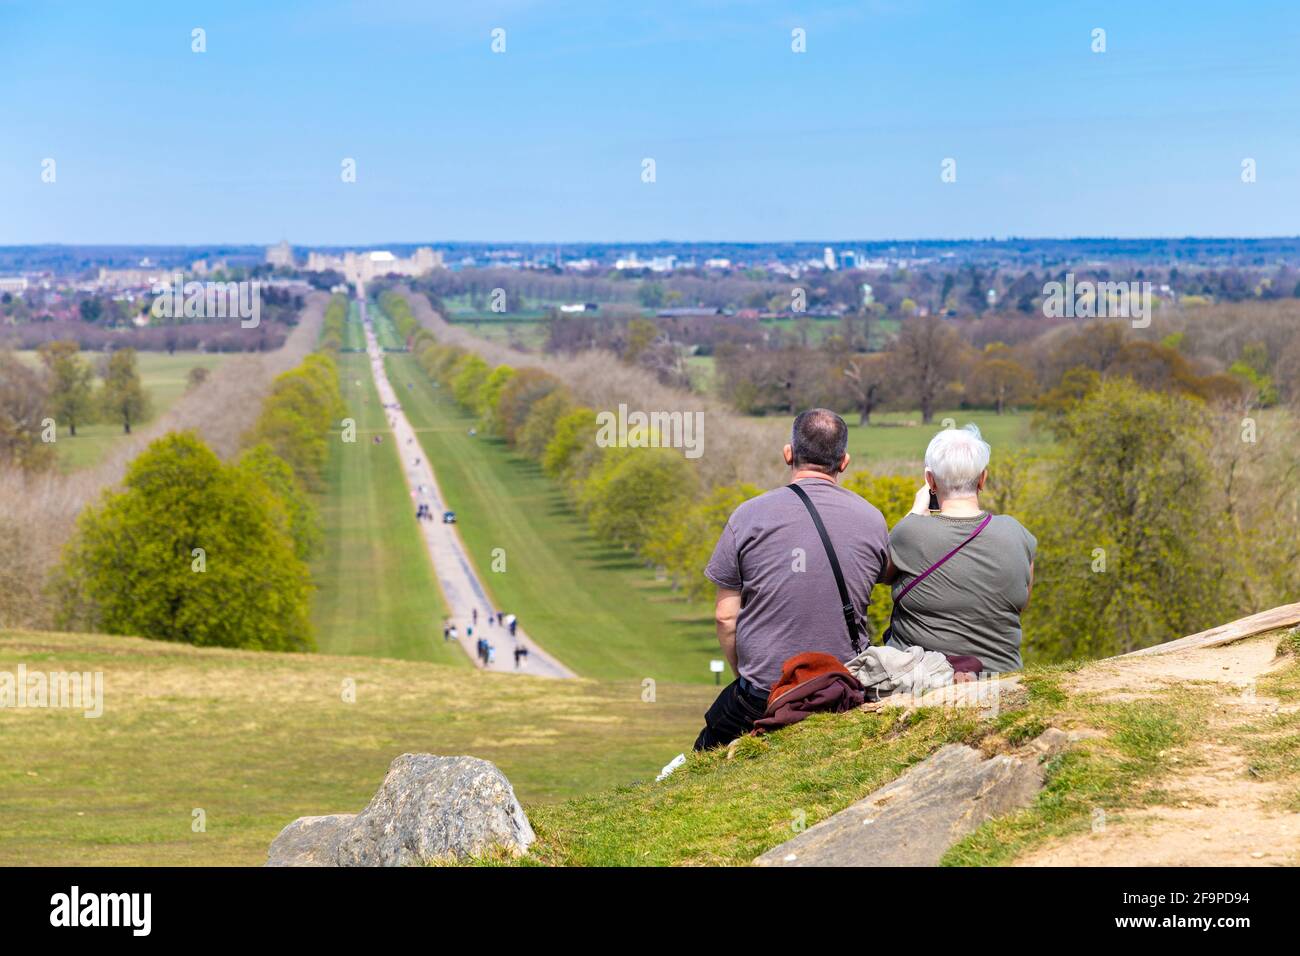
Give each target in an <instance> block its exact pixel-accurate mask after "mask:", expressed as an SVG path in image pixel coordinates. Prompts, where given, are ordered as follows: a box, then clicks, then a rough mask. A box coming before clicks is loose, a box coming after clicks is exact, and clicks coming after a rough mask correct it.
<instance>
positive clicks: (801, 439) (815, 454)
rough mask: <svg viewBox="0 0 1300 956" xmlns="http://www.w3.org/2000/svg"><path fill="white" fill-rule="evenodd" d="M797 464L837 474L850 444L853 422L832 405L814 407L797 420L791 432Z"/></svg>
mask: <svg viewBox="0 0 1300 956" xmlns="http://www.w3.org/2000/svg"><path fill="white" fill-rule="evenodd" d="M790 445H791V446H792V447H793V449H794V467H796V468H811V469H814V470H815V471H824V472H826V474H828V475H833V474H835V473H836V472H837V471H839V467H840V462H841V461H843V460H844V452H845V451H846V450H847V449H848V447H849V426H848V425H846V424H844V419H842V418H840V416H838V415H836V414H835V413H834V412H833V411H831V410H830V409H828V408H811V409H809V410H808V411H806V412H802V413H800V414H799V416H798V417H797V418H796V419H795V420H794V430H793V432H792V433H791V436H790Z"/></svg>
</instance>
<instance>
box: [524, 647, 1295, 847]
mask: <svg viewBox="0 0 1300 956" xmlns="http://www.w3.org/2000/svg"><path fill="white" fill-rule="evenodd" d="M1261 639H1264V640H1267V639H1268V638H1261ZM1081 666H1082V667H1086V666H1088V665H1078V664H1072V665H1070V666H1069V667H1052V668H1031V669H1030V670H1029V671H1027V672H1026V673H1025V675H1024V680H1023V689H1022V690H1019V691H1015V690H1013V691H1011V692H1009V693H1006V694H1004V695H1003V696H1002V698H1001V701H1000V707H999V712H998V714H997V715H995V716H980V715H979V714H978V713H976V712H974V711H973V710H970V709H963V710H954V709H952V708H948V709H943V708H937V707H931V708H924V709H920V710H916V711H908V712H906V714H903V713H902V712H900V711H898V710H894V711H892V712H891V711H885V712H883V713H879V714H868V713H862V712H861V711H851V712H849V713H847V714H839V715H830V714H819V715H815V716H813V717H811V718H809V719H808V720H806V721H804V722H802V723H800V724H796V725H795V726H794V727H790V728H787V729H785V730H782V731H780V732H778V733H775V734H772V735H768V736H765V737H761V738H744V739H743V740H742V744H743V745H744V746H742V747H737V749H736V754H735V757H734V759H732V760H728V759H726V756H725V753H724V752H722V751H714V752H711V753H707V754H692V755H691V756H690V757H689V758H688V760H687V762H686V764H685V765H684V766H683V767H682V768H680V769H679V770H678V771H677V773H675V774H674V775H673V776H672V777H670V778H669V779H668V780H667V781H665V782H663V783H659V784H656V783H644V784H639V785H635V786H629V787H622V788H619V789H616V790H612V791H607V792H604V793H599V794H593V795H588V796H585V797H580V798H575V799H572V800H567V801H564V802H561V803H555V804H548V805H546V806H539V807H536V808H529V814H530V819H531V820H532V821H533V825H534V827H535V829H536V830H537V833H538V838H539V840H538V844H537V845H536V846H535V847H534V848H533V850H532V851H531V852H530V854H529V857H528V858H527V859H526V860H525V861H524V862H525V863H543V864H560V865H581V866H602V865H604V866H617V865H691V866H694V865H744V864H747V863H749V862H750V861H751V860H752V859H753V858H754V857H756V856H758V855H759V854H760V853H763V852H765V851H767V850H769V849H771V848H772V847H774V846H778V845H779V844H781V843H783V842H785V841H786V840H788V839H790V838H791V837H793V836H794V835H795V834H796V832H797V829H798V827H803V826H812V825H813V824H815V823H817V822H819V821H821V820H824V819H826V818H827V817H829V816H831V815H832V814H834V813H836V812H838V811H839V810H842V809H844V808H845V807H847V806H849V805H850V804H852V803H854V802H856V801H857V800H860V799H862V798H863V797H865V796H867V795H869V794H870V793H872V792H874V791H875V790H876V789H878V788H879V787H880V786H882V785H883V784H885V783H887V782H889V781H890V780H892V779H894V778H896V777H897V776H899V775H900V774H901V773H902V772H904V771H905V770H906V769H907V768H908V767H910V766H911V765H913V764H914V763H916V762H918V761H920V760H922V759H924V758H925V757H927V756H929V755H930V754H931V753H933V752H934V751H935V750H937V749H938V748H939V747H940V746H942V745H944V744H946V743H965V744H968V745H970V746H974V747H978V748H979V749H980V750H981V751H983V752H984V753H986V754H995V753H1005V752H1007V751H1009V750H1014V749H1015V748H1018V747H1020V746H1022V745H1024V744H1025V743H1027V742H1028V741H1030V740H1032V739H1033V738H1035V737H1037V736H1038V735H1039V734H1041V733H1042V732H1043V731H1044V730H1045V729H1047V728H1048V727H1059V728H1062V729H1067V730H1069V729H1086V730H1088V731H1090V732H1091V733H1090V735H1088V736H1084V737H1082V738H1081V739H1079V740H1078V741H1076V742H1075V743H1073V744H1071V745H1069V746H1068V747H1067V748H1066V749H1065V750H1064V751H1063V752H1062V753H1060V754H1059V755H1058V756H1056V757H1054V758H1053V759H1051V760H1050V761H1048V763H1047V764H1046V765H1045V768H1044V770H1045V786H1044V788H1043V790H1042V791H1041V792H1040V794H1039V796H1038V798H1037V800H1036V801H1035V803H1034V804H1033V805H1031V806H1030V807H1028V808H1026V809H1025V810H1022V811H1019V812H1017V813H1013V814H1009V815H1007V816H1003V817H998V818H996V819H994V820H991V821H989V822H988V823H986V824H984V825H983V826H982V827H980V828H979V829H977V830H976V831H975V832H974V833H972V834H971V835H970V836H968V837H967V838H965V839H964V840H962V841H960V842H958V843H957V844H955V845H954V846H953V847H951V848H950V849H949V850H948V852H947V854H946V855H945V856H944V859H943V863H944V864H945V865H950V866H990V865H1000V864H1006V863H1010V862H1013V861H1014V860H1015V859H1016V858H1017V857H1018V856H1020V855H1021V854H1023V853H1024V852H1026V851H1028V850H1030V849H1033V848H1035V847H1037V846H1040V845H1042V844H1043V843H1046V842H1049V841H1052V840H1055V839H1060V838H1062V837H1067V836H1070V835H1072V834H1076V833H1080V832H1085V831H1087V830H1088V829H1089V828H1090V827H1091V826H1092V824H1093V820H1094V816H1095V813H1096V811H1097V810H1103V811H1104V812H1105V813H1106V814H1107V815H1108V816H1109V818H1110V820H1111V821H1112V822H1115V821H1119V820H1122V819H1123V815H1124V814H1125V813H1126V812H1130V811H1133V810H1138V809H1141V808H1144V807H1149V806H1152V805H1156V804H1162V803H1168V802H1169V800H1170V799H1171V798H1170V792H1169V791H1168V790H1166V789H1165V788H1166V787H1167V786H1168V785H1169V783H1170V780H1171V778H1172V777H1173V775H1174V774H1175V773H1176V772H1178V771H1179V770H1180V769H1181V770H1186V769H1187V768H1193V767H1195V766H1196V765H1197V746H1198V745H1201V744H1205V743H1208V742H1209V741H1210V740H1212V739H1213V738H1214V737H1215V736H1218V735H1221V732H1219V731H1215V730H1214V729H1213V728H1212V727H1211V726H1210V724H1209V721H1208V720H1207V716H1208V714H1209V713H1210V712H1212V710H1213V709H1214V706H1215V700H1216V694H1221V693H1223V689H1222V688H1221V687H1218V688H1216V687H1210V686H1204V685H1194V686H1183V687H1178V688H1166V689H1162V690H1161V691H1160V692H1159V693H1158V695H1156V696H1148V697H1139V698H1138V699H1133V700H1114V699H1106V698H1105V697H1103V696H1101V695H1098V694H1089V693H1079V694H1072V693H1068V692H1066V691H1065V690H1064V689H1063V688H1062V682H1061V677H1062V675H1063V674H1064V673H1065V672H1066V671H1067V670H1075V669H1079V668H1080V667H1081ZM1282 688H1289V689H1290V692H1291V693H1292V694H1300V665H1292V666H1291V667H1290V668H1289V669H1288V670H1287V671H1285V672H1284V673H1283V674H1281V675H1279V676H1277V677H1276V678H1274V679H1273V683H1270V684H1269V685H1268V687H1267V692H1268V693H1278V692H1279V691H1280V690H1281V689H1282ZM1283 696H1285V695H1284V694H1283ZM1295 726H1296V722H1295V721H1294V720H1293V719H1292V720H1284V719H1281V718H1278V717H1275V716H1274V717H1265V718H1262V719H1261V720H1260V721H1259V722H1258V723H1257V724H1256V725H1255V726H1253V727H1251V728H1248V729H1247V730H1244V731H1242V733H1243V734H1254V735H1257V736H1258V740H1257V742H1256V746H1257V748H1258V749H1257V753H1259V755H1260V757H1261V762H1263V764H1264V765H1263V768H1262V771H1263V772H1264V773H1266V774H1267V775H1268V776H1270V777H1271V778H1277V777H1282V778H1283V779H1284V780H1285V781H1287V782H1288V783H1289V784H1291V787H1292V788H1291V789H1290V790H1288V791H1287V792H1288V793H1295V794H1300V788H1297V787H1295V784H1296V783H1298V782H1300V761H1298V760H1297V759H1296V753H1297V751H1298V750H1300V747H1298V746H1297V744H1296V736H1295ZM1291 799H1293V800H1296V801H1300V797H1293V798H1291Z"/></svg>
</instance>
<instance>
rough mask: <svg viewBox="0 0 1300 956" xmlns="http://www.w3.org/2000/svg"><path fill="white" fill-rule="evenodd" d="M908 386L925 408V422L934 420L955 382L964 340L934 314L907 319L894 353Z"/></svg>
mask: <svg viewBox="0 0 1300 956" xmlns="http://www.w3.org/2000/svg"><path fill="white" fill-rule="evenodd" d="M890 354H891V356H892V359H893V360H894V361H895V362H897V363H898V365H897V370H898V372H899V374H901V375H902V376H903V383H904V387H905V389H906V390H907V392H908V393H909V394H910V395H911V396H912V398H913V399H914V400H915V401H916V403H917V405H919V406H920V409H921V421H923V422H924V423H925V424H927V425H928V424H930V422H932V421H933V420H934V406H935V402H936V401H938V399H939V396H940V395H942V394H943V390H944V387H945V386H947V384H948V383H949V382H950V381H952V378H953V375H954V374H955V373H956V370H957V360H958V358H959V357H960V354H961V338H960V336H958V335H957V333H956V332H955V331H954V330H953V329H952V328H951V327H950V326H949V325H948V324H947V323H946V322H944V320H943V319H941V318H939V317H938V316H934V315H926V316H920V317H917V318H912V319H907V320H906V321H905V322H903V324H902V326H901V327H900V328H899V330H898V338H897V339H895V340H894V345H893V348H892V349H891V352H890Z"/></svg>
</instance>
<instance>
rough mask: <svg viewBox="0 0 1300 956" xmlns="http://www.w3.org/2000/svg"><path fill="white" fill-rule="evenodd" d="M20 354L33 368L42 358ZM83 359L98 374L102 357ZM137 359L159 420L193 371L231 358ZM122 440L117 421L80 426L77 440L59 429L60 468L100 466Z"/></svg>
mask: <svg viewBox="0 0 1300 956" xmlns="http://www.w3.org/2000/svg"><path fill="white" fill-rule="evenodd" d="M18 355H19V357H20V358H22V360H23V361H25V362H28V363H30V364H31V365H33V366H36V365H39V364H40V357H39V356H38V355H37V354H36V353H35V352H19V353H18ZM82 357H83V358H85V359H87V360H88V361H89V362H90V363H91V367H92V368H94V369H96V371H98V360H99V358H100V356H99V355H97V354H95V353H83V356H82ZM136 357H137V360H138V362H139V368H140V380H141V382H142V383H143V384H144V387H145V390H146V391H147V392H148V393H149V396H150V398H151V400H152V401H153V414H154V417H157V416H159V415H161V414H162V413H163V412H165V411H167V409H169V408H171V406H172V405H173V404H175V402H176V400H177V399H178V398H180V397H181V396H182V395H184V394H185V386H186V376H188V375H189V371H190V369H192V368H206V369H207V370H208V371H209V372H211V371H212V370H214V369H215V368H216V367H217V366H219V365H220V364H221V363H222V362H224V361H225V360H226V359H227V358H229V355H227V354H224V353H219V352H176V353H174V354H172V355H168V354H167V353H166V352H137V353H136ZM102 384H103V382H102V381H101V380H100V379H98V378H96V380H95V388H96V389H98V388H99V387H100V386H101V385H102ZM122 437H123V432H122V426H121V425H120V424H117V423H114V422H96V423H94V424H86V425H80V426H78V428H77V435H76V437H75V438H74V437H73V436H71V435H69V434H68V433H67V430H66V429H65V428H63V427H60V428H59V433H58V442H57V443H56V446H55V447H56V448H57V449H58V454H59V467H60V468H61V469H63V470H64V471H73V470H75V469H78V468H87V467H89V466H91V465H94V464H97V463H98V462H99V461H100V460H102V459H103V457H104V456H105V455H107V454H108V452H109V449H111V448H112V447H113V445H114V443H115V442H117V441H118V440H119V439H120V438H122Z"/></svg>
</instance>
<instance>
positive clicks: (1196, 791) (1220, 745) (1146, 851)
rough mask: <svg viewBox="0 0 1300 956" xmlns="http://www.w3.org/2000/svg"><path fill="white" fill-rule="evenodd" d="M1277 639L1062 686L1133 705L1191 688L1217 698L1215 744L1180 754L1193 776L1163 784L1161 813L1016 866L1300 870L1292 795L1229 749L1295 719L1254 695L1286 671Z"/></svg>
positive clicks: (1140, 661)
mask: <svg viewBox="0 0 1300 956" xmlns="http://www.w3.org/2000/svg"><path fill="white" fill-rule="evenodd" d="M1277 644H1278V636H1277V635H1276V634H1270V635H1265V636H1262V637H1256V638H1250V639H1247V640H1243V641H1239V642H1237V643H1235V644H1226V645H1223V646H1220V647H1209V648H1195V649H1188V650H1183V651H1178V652H1176V653H1171V654H1163V655H1153V656H1133V657H1123V658H1115V659H1113V660H1110V661H1104V662H1100V663H1099V664H1096V665H1093V666H1091V667H1088V668H1086V669H1084V670H1083V671H1081V672H1079V673H1078V674H1075V675H1073V677H1072V679H1070V680H1067V681H1066V682H1065V687H1066V689H1067V690H1068V691H1070V692H1072V693H1095V694H1099V695H1101V699H1103V700H1105V699H1111V700H1137V699H1141V698H1144V697H1149V696H1152V695H1154V694H1157V693H1159V692H1160V691H1162V690H1167V689H1172V688H1176V687H1178V686H1180V685H1184V684H1187V683H1189V682H1192V681H1197V682H1202V683H1201V684H1200V686H1206V683H1208V684H1209V685H1210V686H1211V687H1213V688H1214V689H1215V695H1214V703H1213V706H1212V710H1211V712H1210V714H1209V724H1210V734H1209V736H1210V740H1209V742H1208V743H1207V742H1205V741H1202V742H1199V743H1197V744H1195V745H1194V746H1193V747H1191V748H1189V749H1188V752H1187V753H1186V754H1179V755H1178V759H1179V760H1180V761H1183V762H1184V763H1185V765H1186V767H1187V769H1186V770H1185V771H1176V772H1175V773H1174V775H1173V776H1172V777H1171V778H1170V779H1168V780H1166V781H1164V782H1163V783H1162V789H1163V790H1164V791H1165V792H1166V793H1167V794H1168V798H1167V799H1166V800H1165V801H1162V804H1163V805H1161V806H1156V807H1151V808H1148V809H1143V810H1130V811H1125V812H1124V813H1123V814H1122V819H1116V820H1108V821H1105V822H1104V825H1103V826H1101V827H1100V828H1098V829H1097V830H1096V831H1095V832H1089V833H1084V834H1079V835H1077V836H1073V837H1068V838H1066V839H1064V840H1061V841H1057V842H1055V843H1053V844H1051V845H1049V846H1045V847H1041V848H1039V849H1037V850H1033V851H1031V852H1029V853H1026V854H1025V855H1024V856H1022V857H1021V858H1020V859H1018V860H1017V861H1016V863H1017V865H1020V866H1129V865H1132V864H1133V863H1134V862H1140V863H1142V864H1143V865H1146V866H1281V865H1296V864H1297V863H1300V814H1295V813H1290V812H1288V811H1287V810H1286V809H1285V808H1284V807H1283V806H1282V803H1281V801H1282V798H1283V797H1285V796H1287V795H1288V794H1290V793H1293V792H1294V787H1293V786H1292V787H1287V786H1285V785H1282V784H1278V783H1274V782H1269V781H1265V780H1260V779H1258V778H1257V777H1255V776H1254V775H1252V773H1251V771H1250V759H1249V757H1248V755H1247V754H1246V753H1245V752H1243V750H1242V749H1241V748H1240V746H1239V745H1237V744H1236V743H1234V742H1233V733H1234V731H1235V730H1237V729H1238V728H1240V727H1242V726H1244V725H1246V724H1251V723H1256V722H1258V721H1260V720H1261V719H1263V718H1265V717H1267V716H1268V715H1270V714H1273V713H1289V712H1294V711H1295V710H1296V709H1297V708H1296V706H1295V705H1289V706H1281V705H1279V702H1278V701H1277V700H1275V699H1270V698H1268V697H1265V696H1263V695H1262V694H1258V693H1256V691H1255V682H1256V681H1257V680H1258V679H1259V678H1260V677H1262V676H1264V675H1266V674H1267V673H1268V672H1269V671H1271V670H1272V669H1274V668H1275V667H1278V666H1280V665H1281V664H1282V661H1281V660H1280V659H1279V658H1277V656H1276V648H1277Z"/></svg>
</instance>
